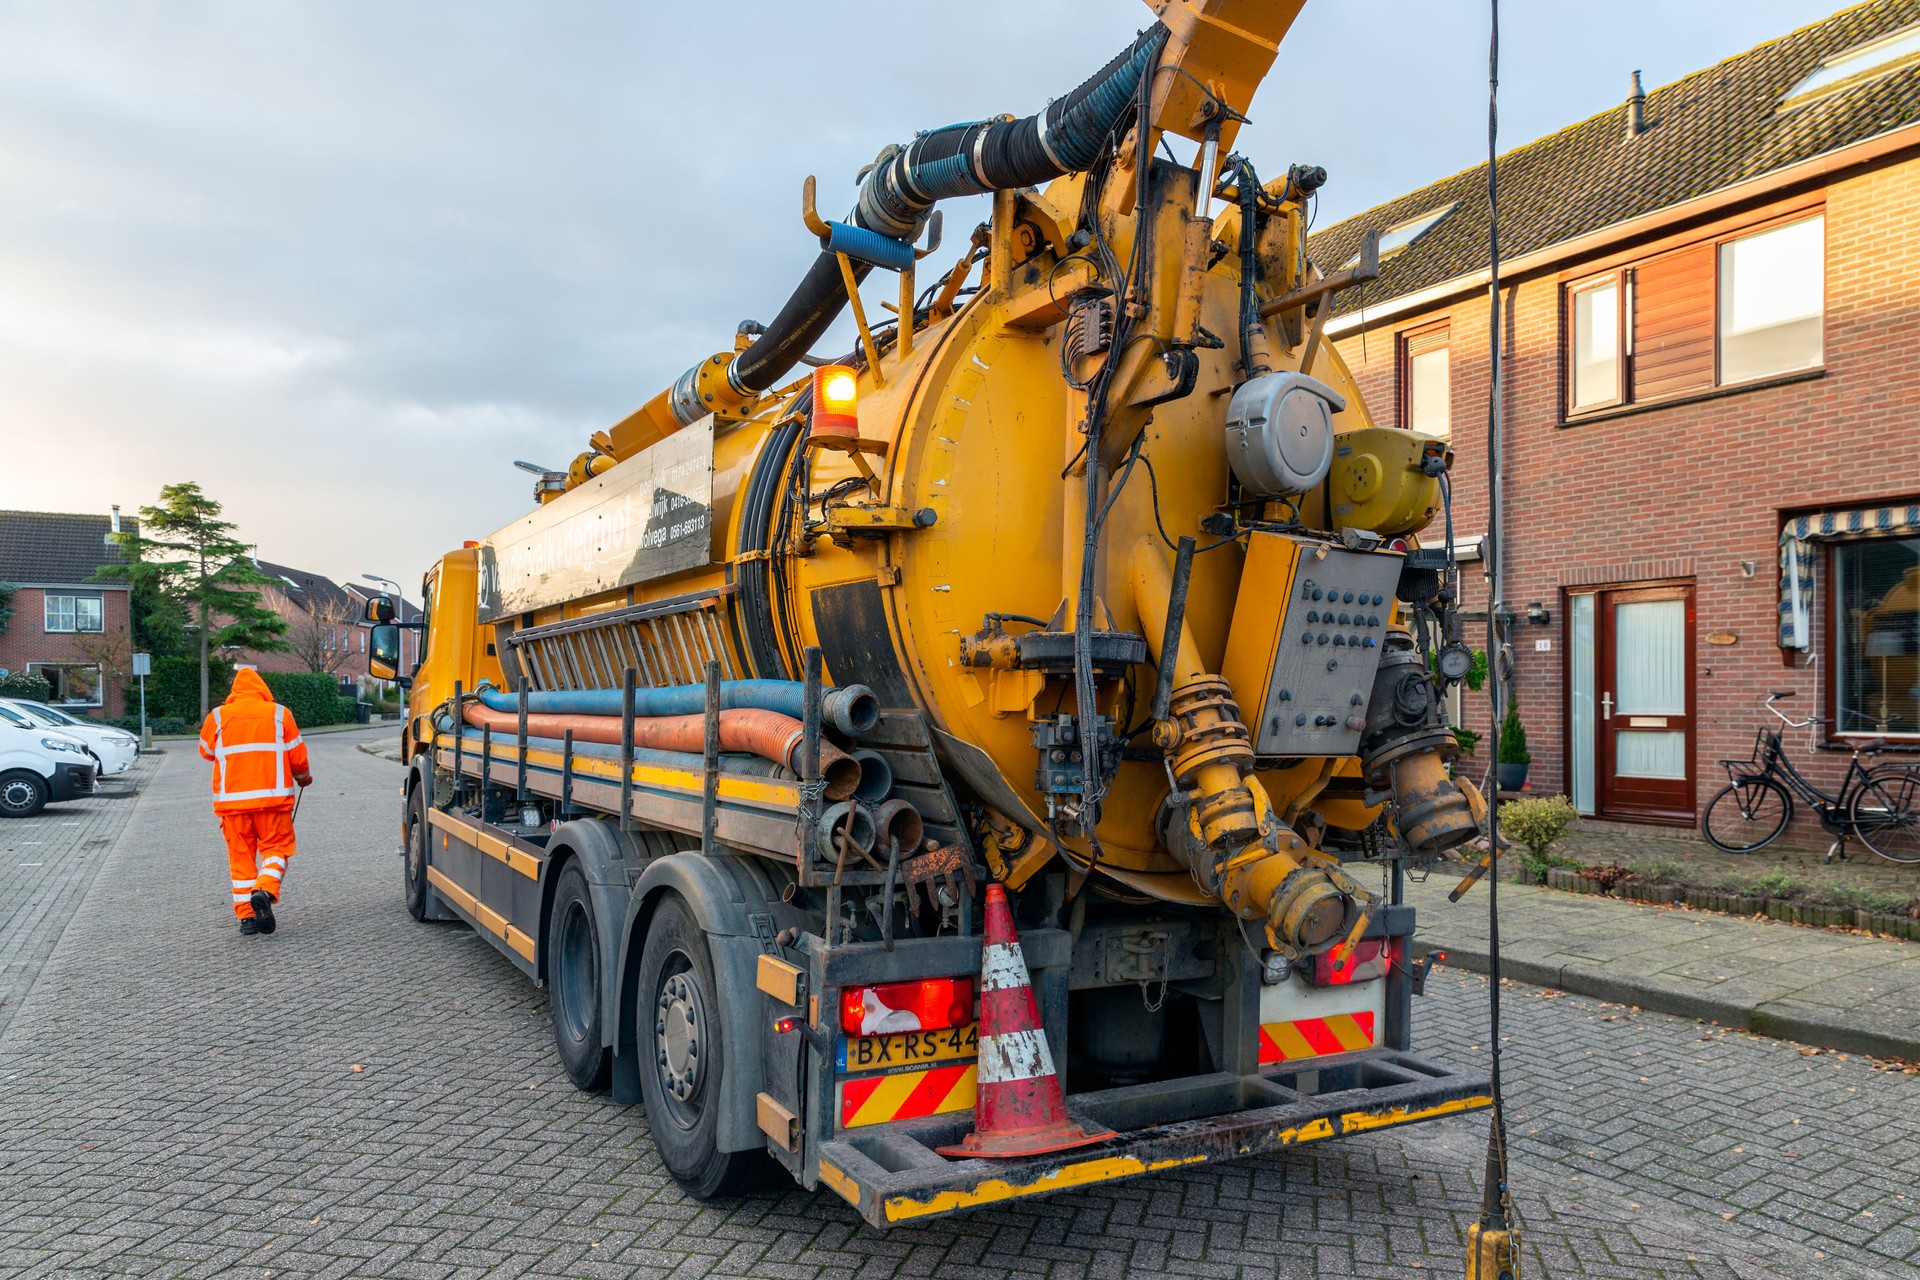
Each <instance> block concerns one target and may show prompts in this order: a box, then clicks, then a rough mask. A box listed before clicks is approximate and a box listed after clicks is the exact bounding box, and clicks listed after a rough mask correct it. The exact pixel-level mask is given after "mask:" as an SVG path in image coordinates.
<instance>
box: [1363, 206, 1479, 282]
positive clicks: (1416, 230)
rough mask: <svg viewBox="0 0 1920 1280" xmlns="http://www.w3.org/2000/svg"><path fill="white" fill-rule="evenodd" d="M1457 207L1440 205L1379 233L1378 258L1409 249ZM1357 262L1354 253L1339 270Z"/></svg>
mask: <svg viewBox="0 0 1920 1280" xmlns="http://www.w3.org/2000/svg"><path fill="white" fill-rule="evenodd" d="M1459 207H1460V202H1459V201H1458V200H1455V201H1454V202H1453V203H1451V204H1447V205H1442V206H1441V207H1440V208H1438V209H1430V210H1428V211H1427V212H1426V213H1423V214H1421V215H1420V216H1419V217H1417V218H1409V219H1407V221H1405V222H1400V223H1396V224H1394V225H1393V226H1391V227H1388V228H1387V229H1386V230H1385V231H1382V232H1381V233H1380V256H1381V257H1382V258H1383V259H1384V258H1386V257H1388V256H1390V255H1392V254H1396V253H1398V252H1400V251H1401V250H1402V249H1406V248H1411V247H1412V245H1413V242H1414V241H1416V240H1418V239H1419V238H1420V237H1421V236H1423V235H1425V234H1427V232H1429V231H1431V230H1433V229H1434V228H1435V227H1437V226H1439V225H1440V221H1441V219H1443V218H1445V217H1446V216H1447V215H1448V214H1450V213H1452V212H1453V211H1454V210H1455V209H1458V208H1459ZM1359 261H1360V255H1359V254H1358V253H1356V254H1354V255H1353V257H1351V258H1349V259H1347V261H1346V262H1345V263H1344V264H1343V265H1342V266H1341V268H1340V269H1341V270H1342V271H1344V270H1346V269H1347V267H1351V266H1353V265H1354V264H1355V263H1357V262H1359Z"/></svg>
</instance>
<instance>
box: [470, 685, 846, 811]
mask: <svg viewBox="0 0 1920 1280" xmlns="http://www.w3.org/2000/svg"><path fill="white" fill-rule="evenodd" d="M466 721H467V723H468V724H470V725H473V726H475V727H476V728H483V729H484V728H487V727H488V726H491V727H492V728H493V729H494V730H495V731H505V732H514V733H517V732H518V730H519V717H518V716H517V715H515V714H512V713H510V712H504V711H494V710H491V709H489V708H487V707H485V706H483V705H481V704H479V703H469V704H468V706H467V708H466ZM620 729H621V726H620V718H619V717H618V716H583V715H553V714H547V715H529V716H528V717H527V732H528V733H529V734H531V735H533V736H535V737H540V738H558V737H560V736H562V735H563V734H565V733H566V732H567V731H568V730H572V731H573V736H574V739H575V741H578V742H605V743H611V744H613V745H616V746H617V745H619V743H620ZM804 737H805V726H803V725H802V724H801V723H800V721H798V720H795V719H794V718H793V717H792V716H783V715H781V714H780V713H779V712H777V711H762V710H759V709H757V708H750V707H743V708H739V709H737V710H732V711H722V712H721V713H720V749H721V750H722V751H741V752H746V753H748V754H750V755H756V756H762V757H764V758H766V759H768V760H771V761H773V762H774V763H776V764H780V765H785V766H786V767H787V768H789V769H792V770H794V771H795V772H796V773H797V772H799V769H800V745H801V741H802V739H803V738H804ZM706 739H707V726H706V717H705V716H697V715H695V716H636V717H635V718H634V721H633V744H634V746H636V747H645V748H649V749H651V750H655V751H688V752H692V753H694V754H696V755H697V754H700V753H701V752H703V751H704V750H705V749H706ZM820 777H821V779H822V780H823V781H824V782H825V783H826V784H827V798H828V799H831V800H844V799H846V798H847V797H848V796H850V795H852V794H853V792H854V789H855V788H856V787H858V786H859V785H860V762H859V761H858V760H855V759H854V758H853V757H852V756H850V755H848V754H847V753H846V752H844V751H842V750H840V748H838V747H836V746H834V745H833V744H832V743H830V742H826V741H822V742H821V743H820Z"/></svg>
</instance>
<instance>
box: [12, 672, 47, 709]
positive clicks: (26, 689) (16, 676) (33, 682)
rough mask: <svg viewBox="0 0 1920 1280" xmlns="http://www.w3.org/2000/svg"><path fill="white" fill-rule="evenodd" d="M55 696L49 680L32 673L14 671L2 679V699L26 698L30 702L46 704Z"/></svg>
mask: <svg viewBox="0 0 1920 1280" xmlns="http://www.w3.org/2000/svg"><path fill="white" fill-rule="evenodd" d="M52 696H53V686H52V685H51V684H48V683H47V678H46V677H45V676H43V675H38V674H36V673H34V672H32V671H14V672H10V673H8V674H7V675H6V676H4V677H0V698H25V699H27V700H28V701H29V702H45V701H46V700H47V699H48V698H50V697H52Z"/></svg>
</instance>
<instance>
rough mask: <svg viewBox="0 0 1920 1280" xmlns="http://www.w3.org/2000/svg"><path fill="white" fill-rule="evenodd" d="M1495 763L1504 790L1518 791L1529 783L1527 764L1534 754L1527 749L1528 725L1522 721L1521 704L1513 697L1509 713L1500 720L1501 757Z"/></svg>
mask: <svg viewBox="0 0 1920 1280" xmlns="http://www.w3.org/2000/svg"><path fill="white" fill-rule="evenodd" d="M1495 763H1496V764H1497V765H1498V766H1499V774H1500V789H1501V790H1502V791H1518V790H1520V788H1522V787H1524V786H1526V785H1527V766H1528V765H1530V764H1532V763H1533V755H1532V753H1531V752H1529V751H1528V750H1527V727H1526V726H1525V725H1523V724H1521V723H1520V706H1519V704H1518V703H1517V702H1515V701H1514V700H1512V699H1511V698H1509V699H1508V701H1507V714H1506V716H1505V718H1504V719H1502V720H1501V721H1500V758H1499V759H1498V760H1497V761H1495Z"/></svg>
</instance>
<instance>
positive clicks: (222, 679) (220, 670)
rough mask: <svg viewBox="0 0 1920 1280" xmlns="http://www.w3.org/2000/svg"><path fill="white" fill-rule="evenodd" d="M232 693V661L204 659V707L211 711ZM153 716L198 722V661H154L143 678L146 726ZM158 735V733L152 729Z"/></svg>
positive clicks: (156, 659) (164, 659) (161, 659)
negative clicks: (205, 689) (148, 674)
mask: <svg viewBox="0 0 1920 1280" xmlns="http://www.w3.org/2000/svg"><path fill="white" fill-rule="evenodd" d="M232 691H233V662H232V660H231V659H228V658H222V657H218V656H216V657H212V658H209V659H208V660H207V705H208V709H209V710H211V709H212V708H213V707H214V706H216V705H218V704H219V703H221V702H222V701H224V700H225V699H226V696H227V694H229V693H230V692H232ZM156 716H172V717H176V718H178V719H181V720H191V721H192V722H193V723H194V724H195V725H196V726H197V725H198V724H199V723H200V659H198V658H155V659H154V660H153V674H152V675H150V676H148V677H147V724H148V725H152V724H153V721H154V718H155V717H156ZM154 732H156V733H158V732H159V730H157V729H156V730H154Z"/></svg>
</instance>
